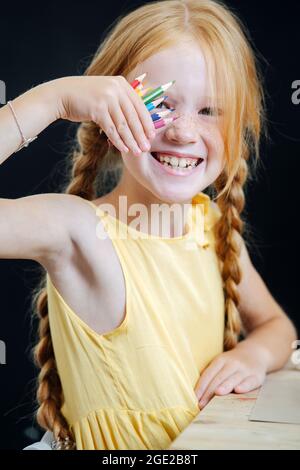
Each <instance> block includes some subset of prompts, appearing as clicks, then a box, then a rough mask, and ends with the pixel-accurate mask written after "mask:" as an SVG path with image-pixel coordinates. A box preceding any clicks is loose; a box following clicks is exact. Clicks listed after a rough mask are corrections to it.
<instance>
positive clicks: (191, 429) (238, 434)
mask: <svg viewBox="0 0 300 470" xmlns="http://www.w3.org/2000/svg"><path fill="white" fill-rule="evenodd" d="M287 373H288V374H289V373H290V374H295V371H288V372H287ZM294 377H295V376H294ZM259 390H260V389H257V390H254V391H252V392H249V393H245V394H234V393H232V394H230V395H226V396H222V397H220V396H218V397H217V396H215V397H214V398H213V399H212V400H211V401H210V402H209V403H208V404H207V405H206V406H205V408H204V409H203V410H202V411H201V412H199V414H198V415H197V416H196V417H195V418H194V420H193V421H192V422H191V424H190V425H189V426H188V427H187V428H186V429H185V430H184V431H183V432H182V433H181V434H180V435H179V436H178V437H177V439H175V440H174V441H173V442H172V444H171V446H170V447H169V448H168V450H222V449H226V450H227V449H243V450H246V449H252V450H254V449H258V450H261V449H270V450H278V449H298V450H299V449H300V425H298V424H285V423H270V422H258V421H249V420H248V418H249V415H250V413H251V410H252V408H253V406H254V404H255V401H256V398H257V396H258V392H259ZM299 406H300V397H299Z"/></svg>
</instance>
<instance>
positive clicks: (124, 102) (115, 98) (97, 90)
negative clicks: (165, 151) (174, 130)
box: [57, 75, 155, 155]
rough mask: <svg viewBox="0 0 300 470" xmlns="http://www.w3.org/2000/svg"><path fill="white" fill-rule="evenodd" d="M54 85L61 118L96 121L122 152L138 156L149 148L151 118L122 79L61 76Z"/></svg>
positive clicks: (135, 94)
mask: <svg viewBox="0 0 300 470" xmlns="http://www.w3.org/2000/svg"><path fill="white" fill-rule="evenodd" d="M57 86H58V91H59V98H60V99H59V117H60V118H61V119H68V120H69V121H73V122H83V121H93V122H95V123H96V124H98V125H99V127H100V128H101V129H102V130H103V131H104V132H105V134H106V135H107V137H108V139H109V140H110V141H111V143H112V144H113V145H114V146H115V147H116V148H118V149H119V150H120V151H121V152H126V153H127V152H128V150H129V149H131V151H132V152H133V153H135V154H136V155H139V154H140V153H141V151H144V152H147V151H148V150H149V149H150V142H149V140H148V139H152V138H153V137H154V136H155V127H154V124H153V121H152V119H151V115H150V113H149V111H148V110H147V108H146V106H145V105H144V103H143V100H142V99H141V97H140V96H139V95H138V94H137V93H136V91H135V90H134V89H133V88H132V86H131V85H130V83H129V82H128V81H127V80H126V79H125V78H124V77H123V76H121V75H120V76H79V77H63V78H59V79H57ZM147 137H148V138H147Z"/></svg>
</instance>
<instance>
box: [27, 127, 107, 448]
mask: <svg viewBox="0 0 300 470" xmlns="http://www.w3.org/2000/svg"><path fill="white" fill-rule="evenodd" d="M105 139H106V137H105V134H103V135H100V133H99V127H98V126H96V124H94V123H82V124H81V125H80V126H79V128H78V131H77V141H78V144H79V148H77V149H75V150H74V151H73V158H72V161H73V166H72V178H71V181H70V183H69V185H68V187H67V188H66V191H65V192H66V193H68V194H74V195H79V196H81V197H84V198H88V199H92V198H93V196H94V188H93V184H94V181H95V178H96V176H97V171H98V167H99V161H101V159H102V158H103V157H104V155H105V153H106V152H107V143H106V140H105ZM33 305H34V310H35V312H36V314H37V317H38V319H39V327H38V334H39V342H38V343H37V344H36V345H35V346H34V348H33V356H34V362H35V364H36V365H37V366H38V367H39V368H40V372H39V376H38V387H37V393H36V397H37V402H38V404H39V408H38V409H37V412H36V419H37V422H38V424H39V425H40V426H41V427H42V428H43V429H45V430H49V431H52V432H53V434H54V438H55V440H56V441H57V443H56V447H55V448H56V449H57V450H68V449H73V448H74V447H75V439H74V436H73V433H72V431H71V429H70V428H69V425H68V423H67V421H66V419H65V417H64V415H63V413H62V412H61V407H62V405H63V403H64V396H63V390H62V384H61V381H60V378H59V374H58V370H57V364H56V361H55V356H54V350H53V344H52V338H51V331H50V324H49V316H48V301H47V289H46V273H44V276H43V277H42V279H41V283H40V286H39V288H38V290H37V291H36V293H35V295H34V298H33Z"/></svg>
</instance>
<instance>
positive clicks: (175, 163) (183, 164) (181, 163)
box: [151, 152, 203, 170]
mask: <svg viewBox="0 0 300 470" xmlns="http://www.w3.org/2000/svg"><path fill="white" fill-rule="evenodd" d="M151 156H152V157H153V158H155V160H156V161H158V162H159V163H160V164H161V165H163V166H168V167H169V168H173V169H174V170H176V169H178V170H185V169H186V170H192V169H193V168H196V167H197V166H199V165H200V164H201V163H202V162H203V158H200V157H199V158H198V159H196V158H193V159H191V158H182V157H175V156H173V155H168V154H161V153H158V152H151Z"/></svg>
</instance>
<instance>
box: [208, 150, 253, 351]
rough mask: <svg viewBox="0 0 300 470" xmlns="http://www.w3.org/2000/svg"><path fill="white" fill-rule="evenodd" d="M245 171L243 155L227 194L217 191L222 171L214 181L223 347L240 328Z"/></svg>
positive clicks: (232, 342) (235, 337)
mask: <svg viewBox="0 0 300 470" xmlns="http://www.w3.org/2000/svg"><path fill="white" fill-rule="evenodd" d="M247 174H248V166H247V162H246V159H245V158H241V160H240V165H239V168H238V170H237V172H236V174H235V177H234V179H233V182H232V184H231V186H230V189H229V191H228V193H227V194H226V193H223V194H222V193H221V191H222V190H223V189H224V187H225V185H226V182H227V177H226V174H225V173H224V172H223V173H222V174H221V175H220V177H219V178H218V179H217V180H216V182H215V184H214V186H215V189H216V191H217V193H218V194H220V196H219V197H218V199H217V204H218V206H219V208H220V210H221V216H220V219H219V220H218V222H217V223H216V225H215V227H214V231H215V236H216V253H217V256H218V258H219V260H220V261H221V265H222V268H221V272H222V278H223V288H224V294H225V328H224V349H225V350H229V349H232V348H233V347H234V346H236V344H237V342H238V339H239V335H240V333H241V330H242V322H241V318H240V314H239V311H238V304H239V300H240V299H239V295H238V291H237V285H238V284H239V283H240V281H241V277H242V273H241V269H240V265H239V255H240V245H239V242H238V239H237V237H236V232H238V234H240V235H242V233H243V229H244V221H243V220H242V219H241V217H240V214H241V213H242V211H243V209H244V206H245V195H244V190H243V186H244V184H245V182H246V180H247Z"/></svg>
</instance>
